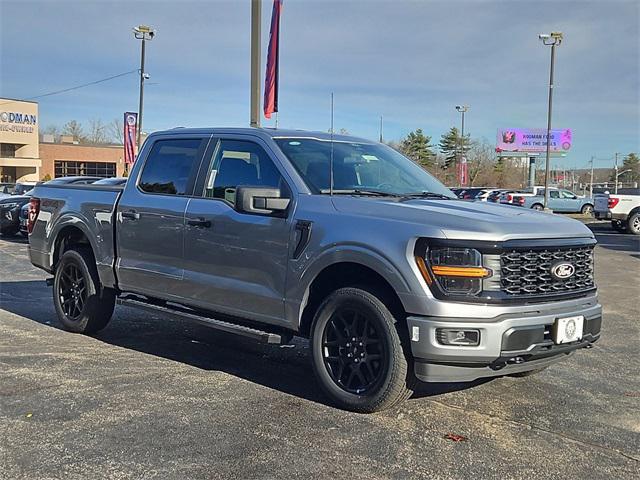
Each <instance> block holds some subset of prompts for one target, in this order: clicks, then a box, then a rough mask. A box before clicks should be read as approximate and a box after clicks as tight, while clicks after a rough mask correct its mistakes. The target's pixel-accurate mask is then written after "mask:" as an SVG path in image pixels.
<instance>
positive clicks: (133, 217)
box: [122, 210, 140, 220]
mask: <svg viewBox="0 0 640 480" xmlns="http://www.w3.org/2000/svg"><path fill="white" fill-rule="evenodd" d="M122 218H128V219H129V220H138V219H139V218H140V214H139V213H138V212H136V211H135V210H129V211H127V212H122Z"/></svg>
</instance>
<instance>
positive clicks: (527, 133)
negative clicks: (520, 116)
mask: <svg viewBox="0 0 640 480" xmlns="http://www.w3.org/2000/svg"><path fill="white" fill-rule="evenodd" d="M549 147H550V148H549V150H550V151H552V152H566V151H568V150H569V149H570V148H571V130H570V129H565V130H551V142H550V143H549ZM546 150H547V130H546V129H544V128H501V129H498V138H497V141H496V151H498V152H545V151H546Z"/></svg>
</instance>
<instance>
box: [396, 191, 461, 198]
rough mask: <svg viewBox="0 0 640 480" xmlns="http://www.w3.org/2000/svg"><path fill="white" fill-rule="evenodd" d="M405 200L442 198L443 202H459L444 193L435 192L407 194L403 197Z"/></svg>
mask: <svg viewBox="0 0 640 480" xmlns="http://www.w3.org/2000/svg"><path fill="white" fill-rule="evenodd" d="M402 198H403V199H409V198H441V199H443V200H458V199H457V198H455V197H450V196H448V195H444V194H442V193H435V192H426V191H425V192H411V193H405V194H403V195H402Z"/></svg>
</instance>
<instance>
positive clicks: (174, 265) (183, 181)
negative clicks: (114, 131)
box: [116, 136, 209, 299]
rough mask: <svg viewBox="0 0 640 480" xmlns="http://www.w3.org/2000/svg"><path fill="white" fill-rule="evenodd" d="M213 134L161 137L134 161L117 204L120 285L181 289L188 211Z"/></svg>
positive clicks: (173, 292)
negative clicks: (197, 177)
mask: <svg viewBox="0 0 640 480" xmlns="http://www.w3.org/2000/svg"><path fill="white" fill-rule="evenodd" d="M208 140H209V137H208V136H207V137H206V138H205V137H203V136H185V137H178V136H171V137H164V138H163V137H158V138H157V139H155V140H153V143H152V144H151V146H150V147H149V148H148V149H147V148H145V150H147V151H148V152H149V153H148V155H147V156H146V158H142V159H141V160H142V161H143V162H144V164H143V165H141V166H138V165H136V167H134V171H133V174H134V175H135V176H136V178H135V179H134V178H131V179H130V181H129V182H127V186H126V187H125V190H124V192H123V194H122V197H121V198H120V201H119V202H118V208H117V210H116V216H117V218H116V239H117V240H116V245H117V255H118V260H117V264H116V273H117V277H118V285H119V287H120V289H122V290H125V291H132V292H137V293H142V294H145V295H150V296H154V297H159V298H165V299H168V298H172V297H175V296H177V295H178V294H179V283H180V282H181V281H182V277H183V272H184V267H183V261H184V258H183V254H184V251H183V243H184V213H185V210H186V207H187V203H188V201H189V195H191V193H192V192H193V187H194V184H195V179H196V176H197V170H198V168H199V165H200V161H201V159H202V155H203V153H204V151H205V148H206V145H207V143H208Z"/></svg>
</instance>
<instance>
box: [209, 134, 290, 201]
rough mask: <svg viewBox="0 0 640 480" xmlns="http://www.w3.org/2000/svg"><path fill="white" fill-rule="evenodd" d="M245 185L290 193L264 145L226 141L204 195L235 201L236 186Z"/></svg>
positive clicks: (211, 172) (218, 155) (211, 169)
mask: <svg viewBox="0 0 640 480" xmlns="http://www.w3.org/2000/svg"><path fill="white" fill-rule="evenodd" d="M241 185H244V186H254V187H271V188H280V189H282V190H283V192H282V195H283V196H284V195H286V193H285V191H284V189H285V187H284V182H283V181H282V177H281V175H280V172H278V169H277V168H276V166H275V165H274V164H273V161H272V160H271V158H270V157H269V155H267V152H265V151H264V149H263V148H262V147H261V146H260V145H258V144H256V143H253V142H247V141H241V140H222V141H221V142H220V145H219V147H218V150H217V154H216V157H215V159H214V160H213V162H212V167H211V168H210V170H209V172H208V173H207V177H206V183H205V190H204V196H205V197H209V198H222V199H224V200H227V201H228V202H231V203H235V201H236V188H237V187H238V186H241Z"/></svg>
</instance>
